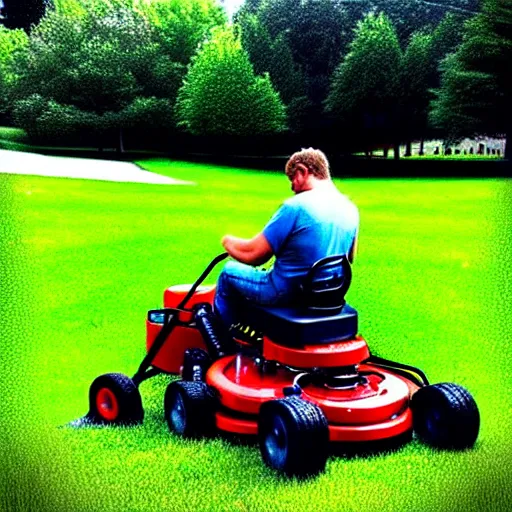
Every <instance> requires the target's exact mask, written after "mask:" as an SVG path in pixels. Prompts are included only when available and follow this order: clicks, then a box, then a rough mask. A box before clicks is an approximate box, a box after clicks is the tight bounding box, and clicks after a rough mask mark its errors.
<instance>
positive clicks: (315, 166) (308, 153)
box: [285, 148, 331, 180]
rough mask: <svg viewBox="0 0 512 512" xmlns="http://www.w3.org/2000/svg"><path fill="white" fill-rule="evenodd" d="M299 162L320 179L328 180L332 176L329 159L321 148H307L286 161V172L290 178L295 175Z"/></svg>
mask: <svg viewBox="0 0 512 512" xmlns="http://www.w3.org/2000/svg"><path fill="white" fill-rule="evenodd" d="M297 164H303V165H304V166H306V167H307V168H308V170H309V172H310V173H312V174H313V176H315V178H318V179H320V180H327V179H329V178H330V177H331V172H330V170H329V161H328V160H327V157H326V156H325V154H324V153H323V152H322V151H320V150H319V149H313V148H307V149H302V150H301V151H297V152H296V153H294V154H293V155H292V156H291V157H290V159H289V160H288V162H287V163H286V168H285V172H286V175H287V176H288V177H289V178H293V177H294V176H295V173H296V172H297V169H296V167H297Z"/></svg>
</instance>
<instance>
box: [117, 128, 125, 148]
mask: <svg viewBox="0 0 512 512" xmlns="http://www.w3.org/2000/svg"><path fill="white" fill-rule="evenodd" d="M117 152H118V153H121V154H122V153H124V142H123V129H122V128H119V145H118V146H117Z"/></svg>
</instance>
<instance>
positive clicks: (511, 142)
mask: <svg viewBox="0 0 512 512" xmlns="http://www.w3.org/2000/svg"><path fill="white" fill-rule="evenodd" d="M503 156H504V157H505V159H506V160H508V161H509V164H510V166H511V167H512V128H511V129H510V130H508V132H507V133H506V134H505V153H504V155H503Z"/></svg>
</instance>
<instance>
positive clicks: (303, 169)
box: [295, 164, 309, 174]
mask: <svg viewBox="0 0 512 512" xmlns="http://www.w3.org/2000/svg"><path fill="white" fill-rule="evenodd" d="M295 169H296V171H301V172H302V173H303V174H306V173H307V172H309V169H308V168H307V167H306V166H305V165H304V164H297V165H296V166H295Z"/></svg>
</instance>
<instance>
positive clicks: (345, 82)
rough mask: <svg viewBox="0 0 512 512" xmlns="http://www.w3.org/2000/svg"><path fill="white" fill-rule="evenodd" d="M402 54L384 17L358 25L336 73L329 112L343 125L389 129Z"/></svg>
mask: <svg viewBox="0 0 512 512" xmlns="http://www.w3.org/2000/svg"><path fill="white" fill-rule="evenodd" d="M400 64H401V50H400V45H399V42H398V38H397V35H396V32H395V30H394V28H393V26H392V24H391V22H390V21H389V19H388V18H387V17H386V16H385V15H384V14H382V13H381V14H379V15H378V16H376V15H374V14H369V15H368V16H366V17H365V18H364V20H363V21H361V22H359V23H358V26H357V30H356V34H355V37H354V40H353V41H352V43H351V45H350V52H349V54H348V55H347V56H346V58H345V59H344V60H343V61H342V62H341V63H340V65H339V66H338V68H337V69H336V71H335V73H334V76H333V80H332V84H331V89H330V93H329V96H328V98H327V101H326V110H327V111H328V112H330V113H331V114H332V115H334V117H335V118H336V119H337V120H338V121H339V122H341V123H342V124H345V125H347V124H348V123H355V126H354V127H359V128H362V127H366V128H378V129H382V128H383V127H384V126H385V125H387V126H388V127H389V124H390V121H391V115H392V113H393V112H394V111H395V110H396V106H397V97H398V91H399V86H400Z"/></svg>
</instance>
